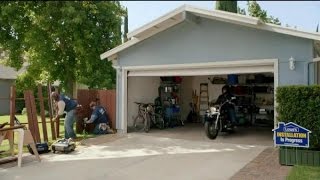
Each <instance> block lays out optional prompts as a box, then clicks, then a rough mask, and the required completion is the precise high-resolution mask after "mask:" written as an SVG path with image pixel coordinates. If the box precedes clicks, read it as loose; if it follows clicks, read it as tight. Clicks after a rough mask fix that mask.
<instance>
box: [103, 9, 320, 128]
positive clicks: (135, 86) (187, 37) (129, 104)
mask: <svg viewBox="0 0 320 180" xmlns="http://www.w3.org/2000/svg"><path fill="white" fill-rule="evenodd" d="M127 35H128V38H129V39H130V40H129V41H127V42H125V43H123V44H121V45H119V46H117V47H115V48H113V49H111V50H109V51H107V52H105V53H103V54H101V59H108V60H109V61H112V63H113V67H114V68H115V69H116V70H117V86H116V87H117V88H116V89H117V94H118V96H117V129H118V131H119V132H124V133H126V132H127V128H128V127H130V126H132V125H133V120H132V119H133V118H132V117H134V116H135V115H136V114H137V106H136V104H134V102H145V103H146V102H154V99H155V98H156V97H158V96H159V92H158V90H159V89H158V88H161V83H162V81H161V78H160V77H166V76H180V77H182V82H181V91H182V92H181V98H180V102H179V103H180V104H179V105H180V108H181V111H182V118H186V116H187V114H188V111H189V109H188V108H189V107H188V104H189V102H191V101H192V97H191V93H192V91H193V90H197V92H199V91H200V83H207V84H208V86H209V96H210V97H209V101H210V100H215V99H216V97H217V96H218V95H219V94H220V93H221V87H222V85H219V84H212V83H211V82H210V81H208V78H209V79H211V78H214V77H219V78H225V79H227V78H228V77H231V75H237V77H238V79H237V81H235V83H233V85H234V86H236V87H237V86H239V87H242V86H248V87H249V86H252V81H251V80H252V79H255V78H256V79H255V83H254V86H255V87H259V86H263V88H260V93H259V92H258V90H257V91H256V92H257V93H256V97H258V96H261V97H259V98H260V100H258V98H255V99H254V101H255V105H256V106H258V107H259V108H260V110H261V112H262V111H264V112H272V116H271V120H270V121H271V124H272V125H274V126H276V124H277V120H276V109H275V105H276V100H275V91H274V89H276V88H277V87H278V86H282V85H295V84H301V85H307V84H316V83H319V82H320V78H319V67H320V64H319V63H318V61H319V60H320V59H319V55H320V34H319V33H312V32H304V31H300V30H297V29H293V28H286V27H281V26H278V25H273V24H267V23H264V22H262V21H261V20H259V19H258V18H254V17H249V16H244V15H240V14H235V13H229V12H224V11H218V10H213V11H209V10H204V9H200V8H196V7H193V6H189V5H184V6H182V7H179V8H177V9H175V10H173V11H171V12H169V13H167V14H165V15H163V16H161V17H160V18H158V19H156V20H154V21H152V22H150V23H148V24H146V25H144V26H142V27H140V28H138V29H136V30H134V31H132V32H129V33H128V34H127ZM259 77H268V78H269V79H270V78H272V80H271V81H268V82H267V83H268V85H265V84H267V83H266V81H261V80H258V79H259ZM237 82H238V84H237ZM259 83H260V84H259ZM257 89H259V88H257ZM261 89H262V90H261ZM263 89H265V90H263ZM239 94H240V95H239V97H240V96H243V94H241V93H239ZM244 94H245V93H244ZM199 95H200V94H199ZM200 97H201V95H200ZM258 101H259V102H258ZM206 103H207V102H206ZM264 106H265V107H264ZM200 108H201V107H200ZM256 115H258V116H261V117H257V116H256ZM263 116H265V115H264V114H263V113H259V112H258V113H256V114H255V118H254V120H253V121H258V120H264V119H267V118H265V117H263ZM270 131H271V129H270Z"/></svg>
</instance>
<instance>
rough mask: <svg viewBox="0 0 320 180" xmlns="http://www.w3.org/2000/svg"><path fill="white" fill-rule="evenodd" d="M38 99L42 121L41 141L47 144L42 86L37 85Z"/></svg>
mask: <svg viewBox="0 0 320 180" xmlns="http://www.w3.org/2000/svg"><path fill="white" fill-rule="evenodd" d="M38 98H39V103H40V115H41V121H42V131H43V139H44V141H46V142H48V132H47V123H46V115H45V111H44V101H43V95H42V86H41V85H40V84H39V85H38Z"/></svg>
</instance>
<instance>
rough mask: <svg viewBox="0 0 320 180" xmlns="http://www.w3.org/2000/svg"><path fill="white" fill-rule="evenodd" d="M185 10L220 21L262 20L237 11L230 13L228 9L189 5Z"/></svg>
mask: <svg viewBox="0 0 320 180" xmlns="http://www.w3.org/2000/svg"><path fill="white" fill-rule="evenodd" d="M185 11H187V12H191V13H193V14H195V15H197V16H200V17H204V18H208V19H214V20H219V21H225V22H230V23H236V24H242V25H244V24H251V25H258V24H260V23H261V21H260V20H259V19H258V18H254V17H251V16H244V15H240V14H236V13H230V12H226V11H220V10H205V9H201V8H197V7H194V6H190V5H187V6H186V9H185Z"/></svg>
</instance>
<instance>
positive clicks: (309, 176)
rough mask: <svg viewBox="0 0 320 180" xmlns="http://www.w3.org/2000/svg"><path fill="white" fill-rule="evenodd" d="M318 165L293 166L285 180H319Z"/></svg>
mask: <svg viewBox="0 0 320 180" xmlns="http://www.w3.org/2000/svg"><path fill="white" fill-rule="evenodd" d="M319 179H320V167H312V166H294V167H293V168H292V170H291V171H290V173H289V175H288V177H287V180H319Z"/></svg>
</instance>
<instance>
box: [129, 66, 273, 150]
mask: <svg viewBox="0 0 320 180" xmlns="http://www.w3.org/2000/svg"><path fill="white" fill-rule="evenodd" d="M274 80H275V79H274V73H273V72H272V73H271V72H267V73H241V74H240V73H238V74H233V75H200V76H140V75H137V76H129V77H128V89H127V93H128V95H127V130H128V132H129V133H130V132H135V131H134V128H133V120H134V118H135V117H136V116H137V114H138V105H137V104H135V102H141V103H153V104H155V103H159V101H160V103H161V104H160V105H161V107H162V109H163V111H162V114H163V118H164V120H165V122H166V123H168V121H170V123H171V124H166V125H167V127H166V128H165V129H162V130H160V129H159V128H158V127H154V128H152V129H151V130H150V132H149V133H148V135H156V136H162V137H172V138H182V139H185V138H186V139H194V140H196V139H198V140H209V139H208V138H207V137H206V136H205V133H204V128H203V117H204V114H205V111H206V110H207V109H208V108H209V104H210V103H213V102H216V100H217V98H218V97H219V95H221V93H222V87H223V86H224V85H226V84H229V85H230V87H231V91H232V93H233V94H234V96H235V97H236V101H235V102H236V106H235V109H236V117H237V122H238V125H237V130H236V133H234V134H226V133H221V134H219V136H218V138H217V139H216V140H215V141H217V142H219V141H220V142H230V143H231V142H232V143H239V144H262V145H270V146H271V145H272V129H273V127H274V122H275V120H274V117H275V115H274V113H275V112H274V107H275V106H274V102H275V100H274V98H275V97H274V84H275V83H274ZM192 112H196V114H198V116H194V114H195V113H192ZM180 122H183V123H180ZM181 124H184V125H183V126H182V125H181Z"/></svg>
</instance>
